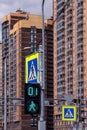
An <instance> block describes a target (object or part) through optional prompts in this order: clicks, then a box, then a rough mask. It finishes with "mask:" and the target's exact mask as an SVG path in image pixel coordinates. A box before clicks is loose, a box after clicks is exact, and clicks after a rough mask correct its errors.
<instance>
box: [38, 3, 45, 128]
mask: <svg viewBox="0 0 87 130" xmlns="http://www.w3.org/2000/svg"><path fill="white" fill-rule="evenodd" d="M44 2H45V0H43V1H42V54H43V55H42V65H43V66H42V78H41V86H42V88H41V114H40V120H39V122H38V130H42V129H43V130H46V122H45V120H44V115H45V112H44V95H45V94H44V90H45V38H44V28H45V27H44Z"/></svg>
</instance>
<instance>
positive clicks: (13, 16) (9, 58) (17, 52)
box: [2, 10, 53, 130]
mask: <svg viewBox="0 0 87 130" xmlns="http://www.w3.org/2000/svg"><path fill="white" fill-rule="evenodd" d="M45 34H46V35H45V56H46V57H45V63H46V64H45V66H46V67H45V68H46V70H45V71H46V80H45V81H46V88H47V89H46V97H48V98H50V97H51V98H52V97H53V25H52V19H48V20H47V21H46V23H45ZM41 44H42V16H40V15H32V14H30V13H27V12H23V11H22V10H17V11H16V12H15V13H10V14H8V15H7V16H5V17H4V18H3V22H2V57H3V66H4V58H6V65H7V66H6V75H7V78H6V79H7V80H6V83H7V84H6V85H7V97H8V99H9V100H8V104H9V105H8V106H7V123H8V125H7V127H8V130H9V129H13V130H27V129H31V130H37V129H38V127H31V126H30V123H31V118H32V117H31V116H30V115H25V111H24V107H23V104H24V101H22V100H16V103H17V102H18V103H17V104H18V105H19V106H14V103H15V101H14V100H13V99H12V98H17V99H19V98H24V90H25V89H24V87H25V86H24V85H25V57H26V56H27V55H29V54H31V53H34V52H37V51H38V50H39V45H41ZM25 47H30V49H27V50H24V48H25ZM3 69H4V68H3ZM4 78H5V77H4V75H3V86H4ZM3 91H4V90H3ZM3 95H4V94H3ZM45 117H46V122H47V123H46V126H47V130H53V108H51V109H49V108H47V109H46V116H45ZM50 122H51V123H50Z"/></svg>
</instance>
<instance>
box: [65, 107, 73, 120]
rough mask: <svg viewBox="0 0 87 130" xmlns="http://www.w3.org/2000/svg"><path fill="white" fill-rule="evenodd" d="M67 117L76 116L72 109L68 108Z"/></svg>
mask: <svg viewBox="0 0 87 130" xmlns="http://www.w3.org/2000/svg"><path fill="white" fill-rule="evenodd" d="M65 117H67V118H68V117H69V118H70V117H71V118H72V117H74V115H73V114H72V112H71V110H70V109H68V110H67V112H66V114H65Z"/></svg>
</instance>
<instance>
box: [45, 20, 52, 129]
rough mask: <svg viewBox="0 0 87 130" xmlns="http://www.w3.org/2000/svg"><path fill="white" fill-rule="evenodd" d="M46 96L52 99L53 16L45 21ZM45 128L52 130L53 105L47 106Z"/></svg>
mask: <svg viewBox="0 0 87 130" xmlns="http://www.w3.org/2000/svg"><path fill="white" fill-rule="evenodd" d="M45 57H46V58H45V59H46V66H45V70H46V75H45V79H46V82H45V83H46V97H47V98H48V99H53V18H50V19H47V20H46V21H45ZM46 115H47V116H46V123H47V125H46V129H47V130H53V107H47V111H46Z"/></svg>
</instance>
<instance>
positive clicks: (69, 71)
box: [54, 0, 87, 130]
mask: <svg viewBox="0 0 87 130" xmlns="http://www.w3.org/2000/svg"><path fill="white" fill-rule="evenodd" d="M86 6H87V1H83V0H76V1H74V0H69V1H66V0H61V1H57V3H55V0H54V19H55V18H56V16H57V20H56V24H54V58H56V59H57V62H56V61H55V60H54V68H55V71H54V98H55V97H58V96H59V95H64V94H73V96H74V98H76V99H77V98H79V99H81V101H82V102H83V99H86V97H87V92H86V87H87V69H86V68H87V67H86V66H87V64H86V55H87V54H86V53H87V52H86V49H87V43H86V41H87V38H86V34H87V29H86V28H87V23H86V22H85V20H86V17H87V9H86ZM55 25H57V26H56V27H55ZM56 28H57V30H56ZM55 30H56V33H57V36H56V35H55ZM55 37H56V39H57V42H56V41H55ZM56 52H57V53H56ZM55 64H56V65H55ZM55 73H56V74H55ZM58 103H59V102H58ZM59 104H62V105H65V104H66V103H65V102H60V103H59ZM84 109H85V112H84V111H83V112H82V111H80V112H81V116H80V118H81V117H83V116H84V117H85V116H86V115H87V112H86V108H84ZM80 110H81V109H80ZM61 114H62V113H61V107H58V108H57V109H56V108H54V122H55V124H54V126H55V129H57V130H61V129H63V128H64V130H67V129H70V130H71V129H72V127H73V123H72V122H70V121H69V122H68V123H66V122H62V120H61ZM81 119H82V118H81ZM84 120H85V123H83V125H87V122H86V117H85V119H84Z"/></svg>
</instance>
